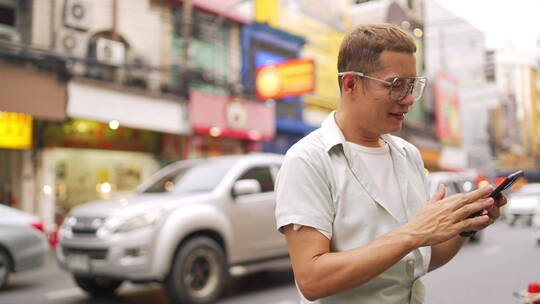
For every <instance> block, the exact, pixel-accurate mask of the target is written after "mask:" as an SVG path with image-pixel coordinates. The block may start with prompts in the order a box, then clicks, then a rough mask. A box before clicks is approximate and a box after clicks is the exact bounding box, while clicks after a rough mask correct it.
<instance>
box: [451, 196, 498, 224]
mask: <svg viewBox="0 0 540 304" xmlns="http://www.w3.org/2000/svg"><path fill="white" fill-rule="evenodd" d="M493 204H494V202H493V199H492V198H483V199H479V200H477V201H475V202H472V203H469V204H466V205H465V206H463V207H461V208H460V209H459V210H458V211H457V212H456V217H457V218H456V219H457V220H458V221H461V220H463V219H464V218H467V217H468V216H470V215H471V214H475V213H476V212H480V211H482V210H485V209H489V208H491V207H493Z"/></svg>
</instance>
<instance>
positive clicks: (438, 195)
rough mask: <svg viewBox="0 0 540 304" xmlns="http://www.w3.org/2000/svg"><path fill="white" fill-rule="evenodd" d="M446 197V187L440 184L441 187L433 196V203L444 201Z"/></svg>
mask: <svg viewBox="0 0 540 304" xmlns="http://www.w3.org/2000/svg"><path fill="white" fill-rule="evenodd" d="M445 195H446V187H445V186H444V184H439V187H437V192H435V194H433V197H431V201H434V202H435V201H438V200H442V199H443V198H444V196H445Z"/></svg>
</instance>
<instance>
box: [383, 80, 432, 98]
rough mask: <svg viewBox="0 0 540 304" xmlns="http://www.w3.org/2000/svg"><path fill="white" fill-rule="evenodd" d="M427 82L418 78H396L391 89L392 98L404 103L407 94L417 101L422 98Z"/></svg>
mask: <svg viewBox="0 0 540 304" xmlns="http://www.w3.org/2000/svg"><path fill="white" fill-rule="evenodd" d="M424 86H425V81H424V80H423V79H418V78H400V77H396V78H394V80H393V81H392V85H391V87H390V98H392V99H393V100H395V101H402V100H403V99H404V98H405V97H406V96H407V94H412V96H413V99H414V100H415V101H416V100H418V99H420V97H422V93H423V91H424Z"/></svg>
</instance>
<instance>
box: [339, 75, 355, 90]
mask: <svg viewBox="0 0 540 304" xmlns="http://www.w3.org/2000/svg"><path fill="white" fill-rule="evenodd" d="M341 81H342V86H343V93H349V94H350V93H352V92H354V90H355V89H356V85H357V83H356V77H354V76H353V75H349V74H346V75H343V78H342V79H341Z"/></svg>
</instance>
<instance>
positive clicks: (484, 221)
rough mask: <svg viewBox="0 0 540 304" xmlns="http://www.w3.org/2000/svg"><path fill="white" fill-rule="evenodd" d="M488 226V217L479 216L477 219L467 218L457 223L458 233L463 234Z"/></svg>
mask: <svg viewBox="0 0 540 304" xmlns="http://www.w3.org/2000/svg"><path fill="white" fill-rule="evenodd" d="M488 225H489V216H487V215H481V216H477V217H472V218H468V219H465V220H463V221H461V222H459V224H458V227H459V231H460V232H463V231H478V230H481V229H484V228H485V227H486V226H488Z"/></svg>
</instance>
